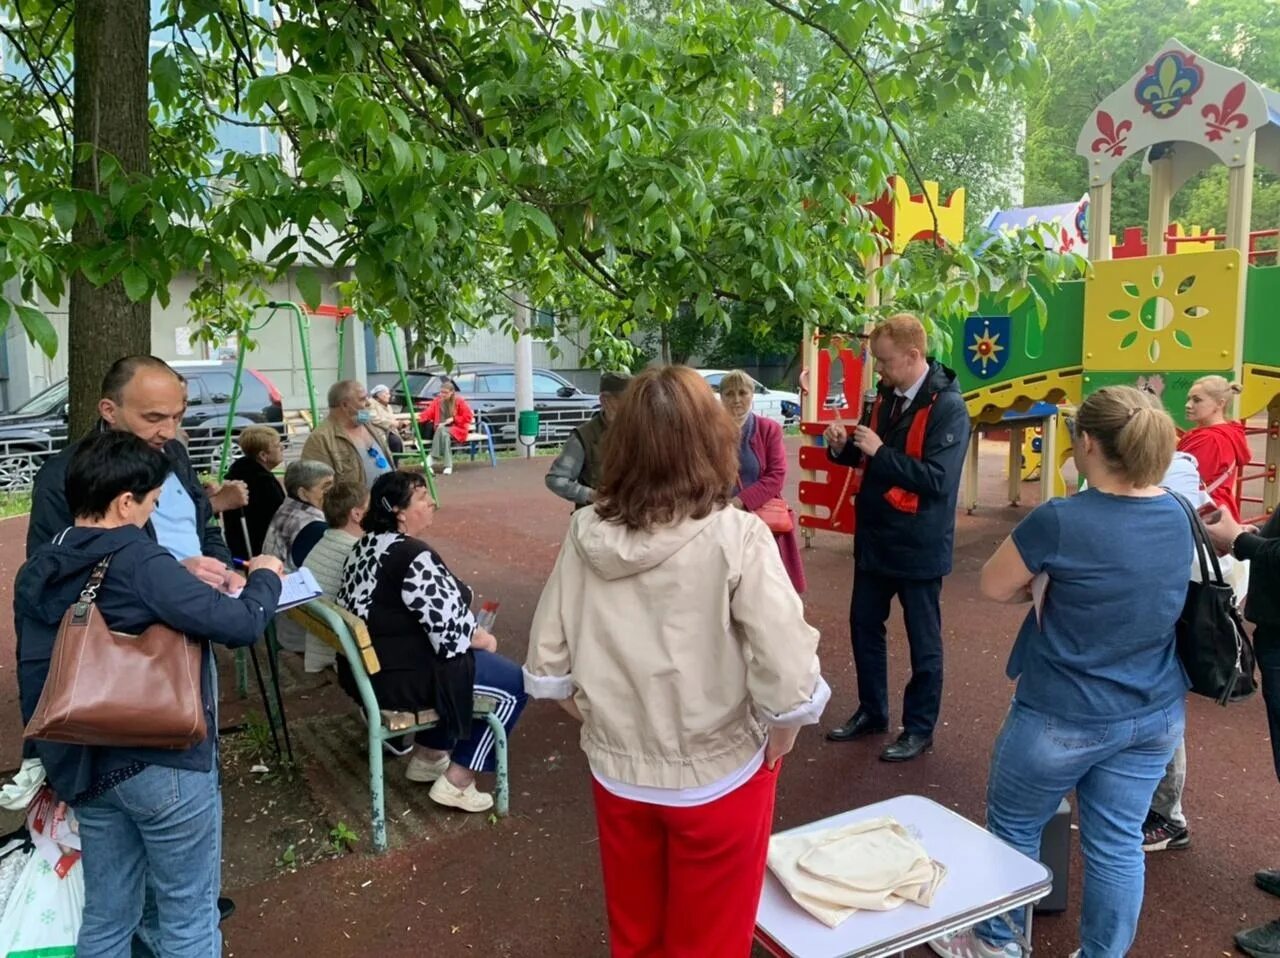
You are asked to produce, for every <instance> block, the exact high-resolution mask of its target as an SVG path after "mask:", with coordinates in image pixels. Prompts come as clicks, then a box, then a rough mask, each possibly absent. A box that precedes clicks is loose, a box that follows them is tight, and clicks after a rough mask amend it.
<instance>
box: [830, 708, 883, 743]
mask: <svg viewBox="0 0 1280 958" xmlns="http://www.w3.org/2000/svg"><path fill="white" fill-rule="evenodd" d="M887 731H889V722H888V721H887V720H886V719H873V718H872V717H871V716H870V715H868V714H867V713H866V712H863V711H861V710H859V711H857V712H854V713H853V715H852V716H851V717H850V719H849V721H847V722H845V723H844V724H843V725H840V726H838V727H836V728H833V729H830V730H829V731H828V732H827V740H828V741H831V742H852V741H853V740H854V739H855V738H862V737H863V736H864V735H877V734H880V733H883V732H887Z"/></svg>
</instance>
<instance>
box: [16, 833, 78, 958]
mask: <svg viewBox="0 0 1280 958" xmlns="http://www.w3.org/2000/svg"><path fill="white" fill-rule="evenodd" d="M83 912H84V868H83V866H81V864H80V862H78V861H77V862H76V863H75V864H74V865H72V866H71V868H70V870H69V871H68V872H67V877H66V878H59V877H58V873H57V872H56V871H55V870H54V867H53V866H52V865H50V864H49V862H48V861H47V860H46V859H45V858H44V856H42V855H36V854H32V855H30V856H28V858H27V864H26V867H25V868H23V870H22V876H21V877H20V878H19V879H18V884H17V885H16V886H15V887H14V889H13V894H11V895H10V896H9V902H8V904H7V905H6V906H5V911H4V916H3V917H0V958H31V956H35V955H38V956H40V958H75V954H76V938H77V936H79V934H80V920H81V915H82V913H83Z"/></svg>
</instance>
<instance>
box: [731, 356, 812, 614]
mask: <svg viewBox="0 0 1280 958" xmlns="http://www.w3.org/2000/svg"><path fill="white" fill-rule="evenodd" d="M754 398H755V381H754V380H752V378H751V377H750V376H748V375H747V374H746V373H744V372H743V371H742V370H740V369H735V370H733V371H732V372H728V373H725V375H724V377H723V378H722V379H721V380H720V401H721V402H722V403H724V406H725V409H727V410H728V411H729V415H731V416H733V418H734V420H735V421H736V422H737V423H738V426H739V428H740V429H741V430H742V439H741V442H740V443H739V444H738V488H737V489H736V490H735V492H736V495H735V496H734V500H733V504H734V505H735V506H737V507H738V508H739V509H746V510H748V511H750V512H755V511H756V510H757V509H759V508H760V507H761V506H763V505H764V504H765V503H766V502H768V501H769V500H770V499H775V498H777V497H779V496H781V495H782V486H783V484H784V483H785V482H786V481H787V451H786V448H785V447H784V446H783V444H782V427H781V426H779V425H778V424H777V423H776V422H774V421H773V420H772V419H765V418H764V417H763V416H757V415H756V414H755V413H753V412H752V411H751V401H752V399H754ZM773 538H774V541H776V542H777V543H778V553H779V555H781V556H782V564H783V566H785V567H786V570H787V575H789V576H791V584H792V585H794V586H795V587H796V591H797V592H799V593H803V592H804V590H805V579H804V564H803V563H802V562H801V561H800V547H799V545H797V543H796V533H795V513H794V512H792V529H791V531H790V532H775V533H774V534H773Z"/></svg>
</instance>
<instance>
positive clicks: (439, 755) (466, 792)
mask: <svg viewBox="0 0 1280 958" xmlns="http://www.w3.org/2000/svg"><path fill="white" fill-rule="evenodd" d="M435 511H436V506H435V502H434V501H432V499H431V496H430V494H429V493H428V492H427V484H426V480H424V479H423V477H422V476H421V475H417V474H414V473H409V472H392V473H388V474H386V475H383V476H379V477H378V479H377V481H376V482H374V484H373V489H372V490H371V491H370V494H369V511H368V512H366V513H365V516H364V520H363V522H362V523H361V524H362V526H363V528H364V531H365V534H364V536H363V537H362V538H361V539H360V541H359V542H357V543H356V546H355V548H354V549H353V550H352V552H351V555H350V556H348V557H347V561H346V563H345V565H344V566H343V569H342V587H341V589H340V590H339V591H338V604H339V605H341V606H343V607H344V608H346V609H347V610H348V611H350V612H352V613H354V614H355V615H358V616H359V617H360V618H362V619H364V621H365V623H366V624H367V625H368V627H369V637H370V639H372V641H373V649H374V651H375V652H376V653H377V655H378V662H379V663H380V665H381V669H380V670H379V671H378V672H377V673H376V674H374V675H371V676H370V677H369V680H370V682H371V683H372V684H373V690H374V693H375V694H376V695H377V697H378V702H379V704H380V705H381V706H382V707H383V708H385V709H393V710H396V711H400V710H404V711H420V710H423V709H435V710H436V712H437V713H439V715H440V719H441V721H440V724H439V725H438V726H437V727H436V728H433V729H429V730H427V731H425V732H418V733H417V734H416V735H415V736H414V741H415V748H414V752H413V756H412V757H411V758H410V759H409V764H408V767H407V768H406V769H405V775H406V776H407V777H408V779H409V780H410V781H413V782H431V783H433V784H432V786H431V792H430V797H431V799H432V800H433V801H435V802H437V803H438V804H440V805H446V806H449V807H450V808H459V809H462V810H463V811H467V812H484V811H488V810H489V808H491V807H492V806H493V797H492V796H490V795H489V794H487V793H485V792H481V791H478V790H477V789H476V786H475V777H476V772H481V771H485V772H491V771H493V766H494V755H493V748H494V738H493V733H492V732H491V731H490V730H489V726H488V725H487V724H486V723H485V722H484V721H478V722H473V721H472V718H471V712H472V707H471V703H472V698H473V696H475V695H481V696H484V697H486V698H491V699H493V700H494V701H495V702H496V703H497V706H496V709H495V712H496V714H497V716H498V718H499V719H501V721H502V724H503V726H504V727H505V728H506V729H507V732H508V734H510V732H511V728H512V726H514V725H515V722H516V718H517V717H518V716H519V715H520V712H521V710H522V709H523V708H524V704H525V694H524V679H523V675H522V673H521V671H520V667H519V666H518V665H516V664H515V663H514V662H511V661H510V660H508V659H505V658H503V657H502V656H500V655H498V654H497V652H496V649H497V647H498V644H497V640H496V639H495V638H494V637H493V636H492V635H491V634H490V633H489V632H487V631H485V630H484V629H482V628H480V627H479V626H477V625H476V620H475V616H474V615H472V614H471V609H470V606H471V589H470V588H469V587H468V586H467V585H466V583H464V582H462V580H460V579H459V578H458V577H457V576H455V575H454V574H453V573H452V572H450V571H449V567H448V566H446V565H445V564H444V560H442V559H441V558H440V556H439V555H437V554H436V552H435V551H434V550H433V549H432V548H431V547H430V546H428V545H427V544H426V542H424V541H423V540H422V538H421V537H422V536H424V535H425V534H426V532H427V530H428V529H430V528H431V523H432V521H433V520H434V519H435ZM338 680H339V683H340V684H341V685H342V687H343V688H344V689H345V690H346V691H347V694H349V695H351V696H352V697H353V698H355V699H356V700H357V701H359V693H358V690H357V688H356V684H355V681H354V679H353V677H352V675H351V670H350V667H349V666H348V665H347V662H346V661H345V659H342V658H339V659H338Z"/></svg>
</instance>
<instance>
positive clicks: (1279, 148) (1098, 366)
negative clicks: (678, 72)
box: [800, 40, 1280, 539]
mask: <svg viewBox="0 0 1280 958" xmlns="http://www.w3.org/2000/svg"><path fill="white" fill-rule="evenodd" d="M1144 151H1145V160H1144V169H1145V170H1146V171H1147V172H1148V174H1149V177H1150V199H1149V208H1148V222H1147V229H1146V233H1145V237H1146V238H1147V239H1144V236H1143V233H1142V231H1141V229H1139V228H1129V229H1126V230H1125V231H1124V232H1123V234H1122V236H1121V237H1120V238H1119V240H1117V239H1116V237H1113V236H1112V235H1111V232H1110V231H1111V222H1110V220H1111V177H1112V175H1113V174H1114V173H1115V171H1116V169H1117V168H1118V167H1119V166H1120V164H1121V163H1122V162H1124V160H1125V159H1126V158H1133V157H1134V156H1136V155H1139V154H1141V153H1143V152H1144ZM1077 152H1078V153H1079V154H1080V155H1081V156H1082V157H1083V158H1084V159H1085V160H1086V162H1087V163H1088V164H1089V194H1088V197H1087V199H1086V200H1082V201H1081V202H1080V203H1078V204H1069V205H1067V206H1065V207H1063V208H1062V210H1061V211H1059V212H1066V211H1070V214H1071V215H1070V222H1069V223H1063V224H1062V225H1063V229H1062V235H1063V237H1065V239H1064V240H1063V242H1062V246H1063V248H1070V247H1071V245H1072V242H1071V241H1072V240H1073V239H1074V236H1078V238H1080V239H1083V240H1084V241H1085V242H1086V244H1087V251H1088V259H1089V268H1088V271H1087V275H1086V277H1085V278H1084V279H1083V280H1079V281H1074V282H1066V283H1062V284H1060V285H1058V286H1057V287H1055V288H1052V289H1041V290H1040V293H1041V295H1042V296H1043V297H1044V299H1045V301H1046V303H1047V305H1048V311H1047V317H1046V320H1045V321H1044V322H1043V323H1041V321H1040V320H1039V318H1038V315H1037V313H1036V310H1035V308H1034V306H1033V305H1032V304H1031V303H1029V302H1028V303H1026V304H1024V305H1022V306H1020V307H1019V308H1018V309H1016V310H1012V311H1007V310H1003V309H1001V308H1000V307H999V306H998V305H997V304H996V303H995V302H983V303H981V304H980V306H979V309H978V312H977V314H976V315H972V316H969V317H966V318H965V319H963V320H962V321H959V322H956V323H954V324H953V325H952V326H951V328H950V333H951V350H950V353H949V354H948V355H944V356H939V357H938V358H939V359H941V360H942V361H943V362H945V363H946V364H947V365H949V366H951V367H952V368H953V369H955V370H956V372H957V374H958V375H959V379H960V386H961V389H962V391H963V393H964V398H965V402H966V404H967V405H968V408H969V414H970V417H971V419H972V421H973V423H974V425H975V429H974V435H973V438H972V440H971V447H970V454H969V461H968V463H967V467H966V472H967V479H966V484H965V485H966V491H965V494H964V499H965V501H966V505H968V506H969V507H970V508H972V507H973V506H974V505H975V504H976V473H977V469H976V459H977V453H978V448H979V445H980V435H981V431H982V430H983V429H985V428H989V427H992V426H996V425H999V424H1002V423H1003V424H1005V425H1012V426H1013V427H1014V429H1015V435H1014V437H1013V440H1012V441H1011V450H1010V459H1011V462H1010V473H1011V475H1010V486H1011V498H1012V499H1013V501H1015V502H1016V500H1017V496H1016V484H1017V482H1018V481H1019V480H1020V478H1021V476H1020V473H1021V472H1022V464H1021V462H1020V455H1021V449H1020V447H1021V444H1022V435H1021V433H1022V430H1023V429H1024V428H1025V427H1026V426H1028V425H1035V424H1036V422H1035V420H1038V421H1039V423H1040V424H1041V425H1042V427H1043V436H1042V453H1043V457H1044V467H1043V468H1042V470H1041V474H1042V475H1041V481H1042V483H1043V489H1044V491H1045V493H1046V494H1055V495H1061V494H1064V493H1065V491H1066V486H1065V481H1064V479H1063V476H1062V472H1061V467H1062V465H1063V464H1064V463H1065V461H1066V459H1067V457H1068V456H1069V454H1070V443H1069V442H1068V441H1067V437H1066V435H1065V429H1064V427H1063V425H1062V422H1061V418H1060V417H1059V416H1058V415H1057V407H1058V406H1059V405H1062V404H1078V403H1079V402H1081V401H1082V400H1083V399H1084V398H1085V397H1086V396H1088V395H1089V394H1090V393H1092V392H1094V391H1096V390H1098V389H1101V388H1102V387H1104V386H1109V385H1117V384H1126V385H1133V386H1138V387H1145V388H1147V389H1149V390H1150V391H1151V392H1153V393H1154V394H1155V395H1157V396H1158V397H1159V398H1160V399H1161V401H1162V402H1163V404H1164V405H1165V407H1166V408H1167V409H1168V410H1169V412H1170V414H1171V415H1172V416H1173V417H1174V420H1175V422H1178V423H1182V422H1184V415H1183V407H1184V404H1185V402H1186V398H1187V392H1188V390H1189V389H1190V387H1191V384H1192V383H1193V382H1194V381H1195V380H1196V379H1197V378H1199V377H1200V376H1204V375H1209V374H1218V375H1222V376H1225V377H1226V378H1228V379H1230V380H1232V381H1235V382H1238V383H1240V384H1241V386H1242V390H1243V391H1242V393H1241V394H1240V396H1239V397H1238V398H1237V400H1236V408H1235V410H1234V415H1235V416H1236V417H1237V418H1239V419H1244V420H1251V419H1254V418H1256V417H1258V416H1260V415H1262V414H1264V413H1265V415H1266V419H1267V423H1266V426H1265V427H1263V430H1262V431H1265V434H1266V451H1265V454H1264V461H1262V462H1260V463H1255V464H1253V465H1252V466H1251V467H1250V469H1249V470H1247V471H1246V472H1245V473H1244V475H1242V476H1241V478H1240V483H1241V485H1242V486H1243V485H1244V484H1247V483H1254V482H1257V481H1259V480H1261V482H1262V491H1261V492H1260V493H1258V494H1252V495H1250V494H1247V492H1248V491H1247V490H1246V489H1244V488H1241V489H1239V490H1238V492H1240V493H1241V500H1242V502H1243V503H1244V504H1245V506H1246V508H1245V512H1246V514H1248V513H1250V512H1251V510H1250V509H1249V508H1248V507H1249V506H1250V505H1252V506H1255V507H1256V508H1254V509H1253V510H1252V512H1253V513H1254V514H1257V513H1266V512H1271V511H1272V510H1274V509H1275V508H1276V505H1277V503H1278V502H1280V486H1278V485H1277V481H1276V479H1277V463H1278V462H1280V332H1278V331H1277V329H1276V326H1275V324H1274V323H1269V322H1268V318H1269V317H1268V315H1267V313H1268V311H1269V310H1270V309H1273V308H1274V304H1275V303H1276V302H1280V264H1277V262H1276V260H1277V255H1276V252H1275V250H1274V249H1265V248H1262V245H1261V243H1260V241H1262V240H1266V239H1269V238H1274V237H1277V236H1278V235H1280V229H1278V228H1277V227H1280V224H1268V226H1269V227H1270V228H1267V229H1261V230H1258V231H1256V232H1252V231H1251V230H1250V217H1251V210H1252V192H1253V176H1254V169H1255V166H1257V165H1259V164H1261V165H1262V166H1264V167H1265V168H1266V169H1268V170H1270V171H1272V172H1275V173H1277V174H1280V93H1276V92H1274V91H1271V90H1268V89H1266V88H1264V87H1262V86H1260V85H1258V84H1257V83H1255V82H1254V81H1253V80H1251V79H1249V77H1247V76H1245V75H1244V74H1243V73H1240V72H1239V71H1236V70H1232V69H1229V68H1227V67H1224V66H1221V65H1219V64H1217V63H1214V62H1212V61H1210V60H1206V59H1205V58H1203V57H1200V56H1198V55H1197V54H1195V53H1194V52H1193V51H1191V50H1189V49H1188V48H1186V47H1185V46H1183V45H1182V44H1180V43H1178V42H1177V41H1176V40H1171V41H1169V42H1168V43H1166V44H1165V45H1164V47H1163V48H1162V49H1161V50H1160V51H1158V52H1157V53H1156V55H1155V56H1154V57H1153V58H1152V59H1151V60H1150V61H1148V62H1147V63H1146V64H1145V65H1144V66H1143V68H1142V69H1141V70H1139V71H1138V72H1137V73H1135V74H1134V76H1133V77H1132V78H1131V79H1130V80H1129V81H1128V82H1127V83H1125V84H1124V85H1122V86H1121V87H1120V88H1119V89H1117V90H1116V91H1115V92H1113V93H1112V94H1111V95H1110V96H1108V97H1107V98H1106V99H1105V100H1103V101H1102V103H1101V104H1099V106H1098V107H1097V108H1096V109H1095V110H1094V111H1093V113H1092V114H1091V115H1090V117H1089V119H1088V121H1087V123H1086V124H1085V127H1084V129H1083V130H1082V131H1081V134H1080V137H1079V140H1078V143H1077ZM1219 162H1221V163H1222V164H1224V165H1225V166H1226V167H1227V170H1228V192H1229V196H1228V208H1227V223H1226V229H1225V230H1224V231H1223V232H1222V233H1206V232H1204V231H1203V230H1201V229H1199V228H1198V227H1193V228H1192V229H1191V230H1189V231H1184V230H1183V229H1182V228H1181V227H1179V226H1176V225H1172V226H1171V224H1170V219H1169V216H1170V213H1169V210H1170V201H1171V200H1172V198H1173V195H1174V194H1175V192H1176V191H1177V190H1178V189H1179V188H1180V187H1181V186H1182V185H1184V184H1185V183H1186V182H1187V181H1188V180H1189V179H1190V178H1191V177H1192V176H1194V175H1195V174H1197V173H1199V172H1200V171H1202V170H1204V169H1206V168H1208V167H1209V166H1211V165H1213V164H1215V163H1219ZM957 192H959V191H957ZM936 195H937V188H936V186H933V187H932V195H931V198H933V197H936ZM889 199H890V200H891V205H890V207H889V208H888V210H887V212H888V214H889V216H888V218H886V217H885V215H884V213H881V214H880V215H881V220H882V221H883V223H884V226H885V234H886V238H887V239H888V240H889V241H890V244H891V245H892V247H893V249H894V250H895V251H900V249H901V248H902V247H905V243H906V242H910V241H911V240H912V239H915V238H921V236H922V235H923V238H926V239H931V238H934V237H933V235H932V220H931V219H929V225H928V229H926V230H925V231H924V233H923V234H922V233H921V232H919V231H917V226H918V224H919V223H920V220H921V217H922V216H924V217H928V215H929V214H928V211H927V207H926V205H925V202H924V196H923V195H921V196H910V197H907V196H905V190H903V189H902V188H901V187H900V186H897V185H895V189H894V192H893V194H892V196H891V197H890V198H889ZM958 199H959V202H960V204H961V206H962V203H963V196H962V195H960V196H959V197H958ZM883 202H884V201H881V208H882V209H883V208H884V207H883ZM956 202H957V197H955V196H953V198H952V200H951V205H952V206H954V205H956ZM935 205H937V204H936V203H935ZM873 208H875V207H873ZM877 212H880V210H879V209H877ZM939 212H940V213H941V210H939ZM953 220H954V217H947V218H944V217H942V216H941V215H940V216H939V220H938V223H939V230H938V233H939V236H938V237H937V238H938V239H945V240H948V241H952V242H954V241H956V240H958V239H959V236H958V235H957V234H956V233H955V231H954V230H955V225H954V222H953ZM960 221H961V222H962V221H963V209H961V211H960ZM1059 222H1060V223H1061V220H1059ZM1073 234H1074V236H1073ZM904 237H905V241H903V238H904ZM1151 237H1158V238H1160V239H1161V240H1162V241H1163V242H1162V243H1155V244H1150V243H1149V241H1148V240H1149V238H1151ZM899 242H902V246H899ZM1150 245H1155V246H1156V250H1155V251H1154V252H1153V251H1152V250H1151V249H1150V248H1149V246H1150ZM889 255H892V254H889ZM871 265H872V267H874V264H871ZM859 343H860V344H865V340H859ZM836 346H837V347H838V352H837V354H836V356H837V357H838V358H839V359H840V361H841V363H842V365H843V366H844V392H845V396H846V399H847V401H848V405H847V407H846V408H845V409H844V410H841V411H839V412H836V411H833V410H826V409H823V408H821V407H822V399H823V398H824V397H825V396H826V390H827V389H828V388H829V383H830V373H831V366H832V362H833V357H832V355H831V353H830V352H829V351H828V350H827V349H824V348H822V345H821V334H820V332H818V331H814V334H813V335H812V336H808V337H807V339H806V343H805V353H806V356H805V360H806V361H805V368H806V369H810V370H813V371H814V373H813V374H812V375H814V378H815V382H814V384H813V387H814V388H813V389H811V390H810V391H809V393H808V394H807V395H806V397H805V405H804V408H803V415H802V418H803V423H802V431H803V432H804V433H805V435H806V436H808V437H810V441H811V442H812V443H814V444H813V445H807V446H806V447H805V448H803V449H802V450H801V455H800V465H801V468H802V469H803V470H804V471H805V475H804V480H803V481H802V482H801V484H800V502H801V509H802V515H801V518H800V523H801V529H802V531H803V532H804V533H805V536H806V539H807V538H808V537H809V536H811V534H812V531H813V530H814V529H830V530H833V531H839V532H846V533H848V532H852V531H853V516H852V509H851V507H850V503H849V497H848V493H847V483H848V473H849V470H848V469H845V468H844V467H841V466H837V465H834V464H832V463H830V462H828V461H827V459H826V455H825V450H823V449H822V448H820V446H819V445H818V444H817V443H818V442H819V440H818V439H817V438H816V437H818V436H820V435H821V433H822V431H823V429H825V427H826V425H827V423H828V422H829V421H831V420H833V419H840V420H845V421H847V420H850V419H856V418H857V417H858V415H859V412H860V409H861V398H860V397H861V393H862V390H863V389H864V388H865V386H866V385H869V383H870V376H869V370H867V368H866V364H865V362H864V360H865V358H866V357H865V346H864V345H858V346H853V345H851V344H847V343H837V344H836ZM1028 417H1030V418H1028Z"/></svg>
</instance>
